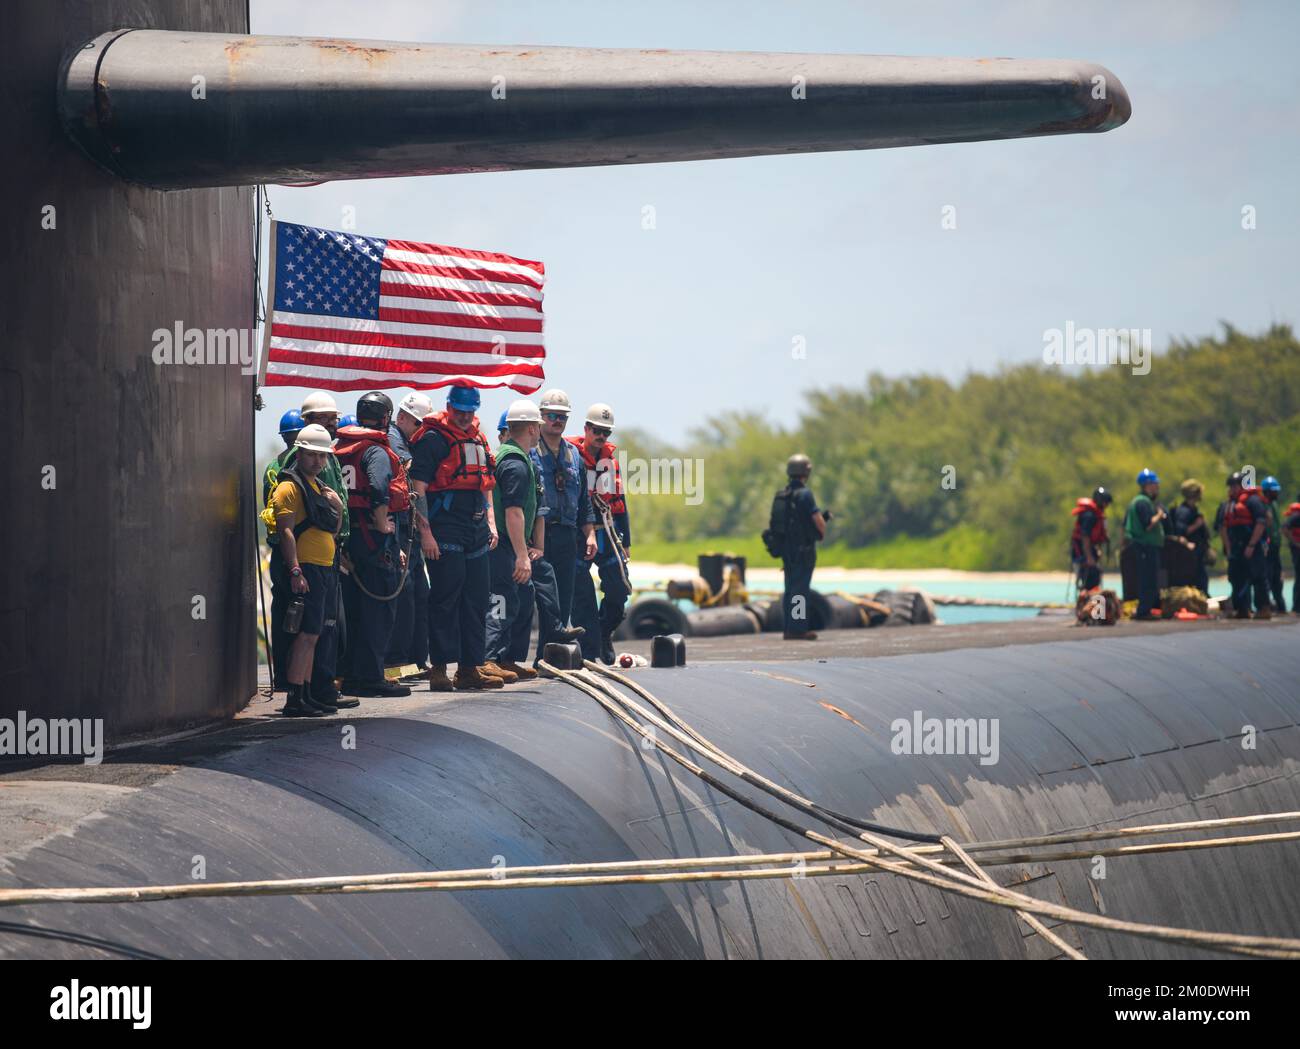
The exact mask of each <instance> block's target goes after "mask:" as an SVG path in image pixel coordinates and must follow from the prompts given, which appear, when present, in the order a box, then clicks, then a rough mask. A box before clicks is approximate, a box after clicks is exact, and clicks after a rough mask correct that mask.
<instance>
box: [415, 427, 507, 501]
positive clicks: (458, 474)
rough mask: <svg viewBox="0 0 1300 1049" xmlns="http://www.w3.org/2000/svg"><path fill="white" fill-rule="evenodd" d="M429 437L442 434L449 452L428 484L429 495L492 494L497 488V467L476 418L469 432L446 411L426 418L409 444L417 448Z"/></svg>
mask: <svg viewBox="0 0 1300 1049" xmlns="http://www.w3.org/2000/svg"><path fill="white" fill-rule="evenodd" d="M428 433H438V434H440V435H441V436H442V438H443V440H445V441H446V442H447V447H448V449H449V451H448V452H447V458H445V459H443V461H442V462H441V463H439V464H438V469H437V471H436V472H435V473H434V475H433V480H432V481H430V482H429V491H431V492H490V491H492V489H493V488H495V487H496V483H497V479H496V469H497V463H496V460H495V459H494V458H493V457H492V449H491V448H490V447H488V442H487V438H486V437H484V436H483V432H482V431H481V430H480V429H479V428H478V418H477V417H475V419H474V421H473V422H472V423H471V424H470V427H469V429H468V430H462V429H459V428H458V427H457V426H456V425H455V424H454V423H453V422H452V421H451V415H450V413H449V412H447V411H446V410H445V409H444V410H443V411H440V412H435V413H434V414H432V415H426V416H425V417H424V419H423V421H422V422H421V423H420V425H419V427H418V428H417V429H416V431H415V433H413V434H412V435H411V439H410V440H409V441H408V442H407V443H408V444H409V445H410V446H411V447H412V448H414V447H415V446H416V445H417V444H419V443H420V441H422V440H423V439H424V436H425V434H428Z"/></svg>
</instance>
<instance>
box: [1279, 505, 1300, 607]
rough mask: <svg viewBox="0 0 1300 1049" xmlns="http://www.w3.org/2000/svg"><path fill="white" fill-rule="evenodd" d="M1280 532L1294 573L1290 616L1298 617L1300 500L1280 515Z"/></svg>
mask: <svg viewBox="0 0 1300 1049" xmlns="http://www.w3.org/2000/svg"><path fill="white" fill-rule="evenodd" d="M1282 530H1283V534H1284V535H1285V536H1286V540H1287V543H1288V544H1289V545H1290V547H1291V570H1292V571H1293V572H1294V573H1295V582H1294V584H1293V586H1292V589H1291V614H1292V615H1296V616H1300V500H1298V501H1296V502H1294V503H1292V504H1291V505H1290V506H1288V507H1287V508H1286V511H1285V512H1284V513H1283V515H1282Z"/></svg>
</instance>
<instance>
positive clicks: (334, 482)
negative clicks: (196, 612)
mask: <svg viewBox="0 0 1300 1049" xmlns="http://www.w3.org/2000/svg"><path fill="white" fill-rule="evenodd" d="M298 414H299V415H300V416H301V418H302V424H303V426H320V427H323V428H324V429H325V431H326V433H328V434H329V436H330V440H331V441H332V440H333V439H334V435H335V433H336V432H337V430H338V425H339V412H338V406H337V405H336V404H335V403H334V398H333V397H331V396H330V395H329V394H328V393H325V392H323V391H320V390H317V391H314V392H312V393H309V394H308V395H307V396H306V397H304V398H303V402H302V407H301V408H300V409H299V411H298ZM282 421H283V420H282ZM297 456H298V448H297V447H296V446H295V447H290V448H287V449H285V451H284V452H283V453H281V455H280V458H279V459H277V460H276V462H277V463H278V464H279V465H278V466H276V464H275V463H273V464H271V465H272V466H276V473H277V475H278V473H279V470H281V469H283V468H284V467H285V466H290V465H292V464H293V463H294V462H295V461H296V460H297ZM267 472H268V474H269V473H270V468H269V467H268V471H267ZM319 476H320V480H321V481H322V482H323V483H324V484H326V485H327V486H328V487H329V488H330V490H331V491H333V492H334V493H335V494H336V495H337V496H338V497H339V501H340V502H341V503H342V504H343V522H342V524H341V525H340V527H339V533H338V535H337V536H336V537H335V539H336V542H335V544H334V552H335V557H336V558H337V557H338V555H339V553H340V552H341V551H342V548H343V545H344V544H345V543H346V542H347V540H348V536H349V535H350V534H351V530H352V519H351V515H350V514H349V513H348V505H347V503H348V492H347V488H346V487H345V486H344V484H343V471H342V469H341V468H340V466H339V461H338V458H337V457H336V456H335V455H334V453H333V452H332V451H331V452H330V454H329V456H328V458H327V459H326V460H325V466H324V467H323V468H322V469H321V472H320V475H319ZM271 480H272V482H273V483H274V481H275V478H274V477H272V478H271ZM268 498H269V496H268ZM334 567H335V569H336V570H337V568H338V564H337V561H336V563H335V565H334ZM331 596H332V598H333V605H332V607H329V608H327V609H326V610H325V625H324V627H323V628H322V630H321V635H320V639H319V640H318V641H317V642H316V651H315V655H314V656H313V658H312V679H311V691H312V695H314V696H315V697H316V698H317V699H318V700H319V699H325V700H328V701H329V702H330V703H331V704H332V705H334V706H336V707H355V706H358V705H359V704H358V702H357V701H356V700H354V699H348V698H346V697H345V696H342V695H340V694H339V691H338V689H337V688H336V687H335V679H336V677H337V675H338V662H339V652H340V649H341V648H342V645H343V637H344V630H343V627H344V623H343V605H342V602H341V600H340V595H339V587H338V586H335V587H334V590H333V593H332V595H331ZM271 643H272V645H274V644H275V632H274V628H273V629H272V640H271Z"/></svg>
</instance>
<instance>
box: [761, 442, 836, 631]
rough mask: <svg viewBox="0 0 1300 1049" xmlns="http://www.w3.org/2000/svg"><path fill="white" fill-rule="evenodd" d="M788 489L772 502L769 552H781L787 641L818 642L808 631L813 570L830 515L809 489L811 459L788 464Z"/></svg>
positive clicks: (803, 457)
mask: <svg viewBox="0 0 1300 1049" xmlns="http://www.w3.org/2000/svg"><path fill="white" fill-rule="evenodd" d="M785 474H786V479H787V483H786V486H785V487H784V488H783V489H781V491H779V492H778V493H777V494H776V497H775V498H774V499H773V500H772V514H771V521H770V523H769V527H768V531H769V533H770V534H771V535H773V536H775V537H776V542H775V544H774V546H769V550H771V549H775V550H777V551H778V556H779V557H780V558H781V569H782V572H783V573H784V575H785V587H784V589H783V591H782V594H781V613H782V617H783V622H784V624H785V625H784V636H785V640H787V641H815V640H817V634H816V632H815V631H813V630H810V629H809V622H808V618H809V609H810V608H811V600H812V577H813V569H814V568H816V566H817V544H818V543H819V542H821V541H822V540H823V539H825V538H826V522H827V521H828V520H829V519H830V514H829V513H823V512H822V511H821V510H820V509H819V508H818V506H817V500H816V499H815V498H813V494H812V490H811V489H810V488H809V487H808V479H809V477H810V476H811V475H812V460H811V459H809V458H808V456H806V455H803V454H797V455H792V456H790V458H789V459H788V460H787V461H786V464H785Z"/></svg>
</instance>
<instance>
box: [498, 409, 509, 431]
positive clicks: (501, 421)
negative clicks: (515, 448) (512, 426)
mask: <svg viewBox="0 0 1300 1049" xmlns="http://www.w3.org/2000/svg"><path fill="white" fill-rule="evenodd" d="M509 414H510V409H509V408H507V409H505V411H503V412H502V413H501V418H500V419H498V420H497V433H500V432H501V431H502V430H504V429H505V428H506V427H507V426H508V425H509V423H507V422H506V416H507V415H509Z"/></svg>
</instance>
